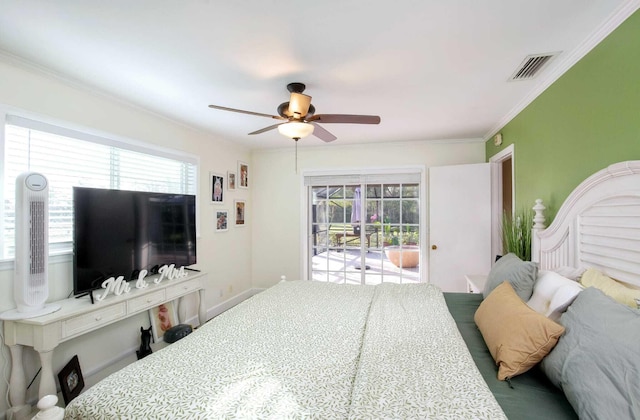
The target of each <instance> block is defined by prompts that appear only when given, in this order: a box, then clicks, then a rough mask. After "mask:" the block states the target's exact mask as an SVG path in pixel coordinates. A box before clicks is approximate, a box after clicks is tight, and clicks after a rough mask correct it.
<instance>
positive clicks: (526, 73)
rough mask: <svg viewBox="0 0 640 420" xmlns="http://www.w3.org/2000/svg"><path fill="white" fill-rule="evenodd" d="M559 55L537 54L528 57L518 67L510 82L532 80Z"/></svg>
mask: <svg viewBox="0 0 640 420" xmlns="http://www.w3.org/2000/svg"><path fill="white" fill-rule="evenodd" d="M556 55H558V53H550V54H536V55H529V56H527V57H526V58H525V59H524V61H523V62H522V63H521V64H520V65H519V66H518V69H517V70H516V71H515V72H513V74H512V75H511V77H510V78H509V80H510V81H516V80H531V79H533V78H534V77H536V76H537V75H538V73H540V71H541V70H542V68H543V67H544V66H545V65H546V64H547V63H549V61H551V59H552V58H553V57H555V56H556Z"/></svg>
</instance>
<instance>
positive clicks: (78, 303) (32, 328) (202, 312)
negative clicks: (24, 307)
mask: <svg viewBox="0 0 640 420" xmlns="http://www.w3.org/2000/svg"><path fill="white" fill-rule="evenodd" d="M155 277H156V276H149V277H147V278H146V279H147V281H150V282H149V287H146V288H144V289H131V292H130V293H124V294H121V295H119V296H118V295H109V296H107V297H106V298H105V299H104V300H101V301H96V303H95V304H92V303H90V302H89V301H87V300H84V299H82V300H79V299H75V298H69V299H64V300H60V301H57V302H52V303H56V304H58V305H60V306H61V309H60V310H59V311H57V312H54V313H52V314H48V315H43V316H39V317H36V318H29V319H19V320H6V321H4V343H5V344H6V345H7V346H8V347H9V350H10V351H11V376H10V378H9V400H10V402H11V406H12V407H13V408H11V409H10V411H12V414H16V413H22V412H23V411H22V409H23V408H25V407H28V406H27V405H26V392H27V378H26V375H25V371H24V366H23V364H22V353H23V349H24V347H25V346H27V347H32V348H33V349H34V350H36V351H37V352H38V355H39V356H40V364H41V366H42V372H41V375H42V377H41V379H40V387H39V390H38V398H39V399H41V398H42V397H44V396H45V395H55V394H56V393H57V392H56V381H55V375H54V373H53V365H52V360H53V351H54V350H55V348H56V347H57V346H58V345H59V344H60V343H63V342H65V341H68V340H71V339H73V338H76V337H79V336H81V335H83V334H86V333H89V332H91V331H95V330H98V329H100V328H102V327H104V326H106V325H109V324H113V323H114V322H117V321H121V320H123V319H125V318H128V317H130V316H133V315H135V314H138V313H141V312H145V311H147V310H149V309H151V308H154V307H156V306H158V305H160V304H162V303H166V302H169V301H172V300H174V299H179V298H182V297H183V296H186V295H188V294H191V293H194V292H198V293H199V297H200V304H199V306H198V318H199V321H200V325H203V324H204V323H205V322H206V321H207V319H206V309H205V299H204V298H205V287H206V279H207V274H206V273H192V272H189V273H188V274H187V276H185V277H183V278H180V279H175V280H167V279H165V280H163V281H162V282H161V283H160V284H155V283H153V279H154V278H155ZM179 313H180V311H178V314H179ZM178 321H179V322H183V321H184V320H183V319H178ZM25 411H30V410H25Z"/></svg>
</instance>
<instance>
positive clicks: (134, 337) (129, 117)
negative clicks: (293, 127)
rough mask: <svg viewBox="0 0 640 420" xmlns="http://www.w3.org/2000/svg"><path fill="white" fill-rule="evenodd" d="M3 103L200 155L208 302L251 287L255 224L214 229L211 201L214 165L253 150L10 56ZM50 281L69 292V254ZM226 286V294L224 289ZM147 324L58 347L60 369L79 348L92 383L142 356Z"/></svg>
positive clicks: (202, 260) (30, 367)
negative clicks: (114, 364) (113, 365)
mask: <svg viewBox="0 0 640 420" xmlns="http://www.w3.org/2000/svg"><path fill="white" fill-rule="evenodd" d="M0 108H3V109H4V110H8V111H9V112H13V113H16V112H17V113H18V114H21V115H25V116H31V117H35V118H38V117H42V118H45V119H48V120H49V121H51V122H54V121H59V122H62V123H69V124H72V125H74V126H77V127H86V128H89V129H91V130H96V131H98V132H102V133H108V134H111V135H115V136H118V137H120V138H128V139H134V140H137V141H143V142H147V143H151V144H154V145H158V146H161V147H165V148H171V149H175V150H179V151H183V152H186V153H190V154H193V155H198V156H200V186H199V192H200V195H201V200H200V203H199V207H198V212H199V216H200V219H199V222H200V234H201V236H200V237H199V238H198V242H197V247H198V264H197V267H198V268H201V269H203V270H205V271H207V272H209V278H208V288H207V295H206V296H207V298H206V305H207V308H211V307H213V306H215V305H217V304H219V303H221V302H222V301H225V300H227V299H229V298H230V297H232V295H236V294H238V293H241V292H243V291H248V290H249V289H250V288H251V286H252V285H251V270H250V267H251V253H250V252H247V251H249V250H250V249H251V247H250V240H251V233H252V229H251V225H249V226H247V227H246V228H243V229H233V228H231V229H229V231H228V232H225V233H219V234H214V233H213V228H214V224H213V219H214V218H213V209H214V206H212V205H210V204H208V202H207V200H206V197H207V196H208V195H207V190H208V188H209V185H208V172H209V171H211V170H214V171H216V172H221V173H226V171H227V170H234V171H235V170H236V166H237V161H238V160H243V161H247V162H249V161H250V160H249V159H250V153H249V151H248V150H246V149H245V148H242V147H238V146H235V145H234V144H232V143H230V142H227V141H225V140H223V139H219V138H213V137H211V136H210V135H207V134H204V133H202V132H199V131H196V130H193V129H190V128H187V127H185V126H183V125H180V124H177V123H175V122H171V121H169V120H167V119H164V118H160V117H158V116H155V115H153V114H151V113H147V112H144V111H142V110H140V109H136V108H134V107H131V106H128V105H126V104H124V103H122V102H119V101H116V100H113V99H111V98H108V97H106V96H103V95H100V94H96V93H92V92H90V91H88V90H85V89H81V88H78V87H75V86H73V85H71V84H69V83H66V82H62V81H61V80H59V79H56V78H54V77H52V76H48V75H45V74H44V73H41V72H38V71H34V70H31V69H29V68H27V67H24V66H22V65H20V64H16V63H10V62H8V61H7V62H3V61H2V60H0ZM1 110H2V109H0V111H1ZM0 172H1V171H0ZM0 187H1V186H0ZM250 192H251V191H250V190H236V191H233V192H229V193H227V196H226V197H225V200H228V201H227V202H226V205H225V207H224V208H228V209H229V210H230V211H231V210H232V204H233V199H234V198H242V199H246V200H247V205H248V207H249V209H250V208H251V197H250ZM217 208H220V207H217ZM6 265H7V264H4V265H0V266H2V267H5V266H6ZM229 286H231V291H230V287H229ZM50 289H51V293H50V299H49V300H58V299H63V298H66V297H67V295H68V294H69V293H70V292H71V290H72V268H71V263H70V259H69V258H67V259H66V261H63V262H57V263H56V262H52V264H51V267H50ZM220 292H222V293H223V296H220ZM12 296H13V270H12V269H2V270H0V312H1V311H4V310H7V309H11V308H13V307H15V305H14V304H13V299H12ZM189 303H190V304H191V306H195V305H194V304H195V303H196V299H195V297H194V298H192V299H189ZM195 314H196V311H195V309H193V308H192V309H190V310H189V313H188V315H193V316H195ZM141 326H145V327H148V326H149V318H148V316H147V315H146V314H141V315H139V316H136V317H133V318H131V319H128V320H126V321H123V322H119V323H117V324H113V325H111V326H108V327H105V328H104V329H102V330H100V331H98V332H94V333H91V334H87V335H86V336H84V337H81V338H78V339H75V340H72V341H69V342H67V343H64V344H63V345H61V346H60V347H59V348H58V349H57V350H56V352H55V355H54V371H55V372H57V371H59V370H60V369H61V368H62V367H63V366H64V365H65V364H66V363H67V362H68V361H69V359H71V357H72V356H73V355H74V354H77V355H78V357H79V359H80V363H81V367H82V369H83V371H84V372H85V379H86V380H87V382H88V384H92V383H93V382H95V380H97V379H98V378H100V377H102V376H104V374H105V373H104V372H102V373H98V374H96V375H95V377H87V374H90V373H91V372H94V371H96V370H100V369H101V367H102V366H103V365H104V364H105V363H107V364H108V363H109V362H110V361H111V359H112V358H113V357H120V356H123V355H125V356H126V355H129V357H128V358H126V359H125V360H124V361H123V362H121V363H120V364H119V366H120V365H122V364H123V363H124V364H126V363H129V362H130V361H132V360H135V355H134V354H133V353H132V351H133V350H134V349H135V348H136V347H137V346H139V343H140V340H139V329H140V327H141ZM2 354H3V356H4V357H5V358H7V359H9V360H10V356H9V354H8V350H7V348H6V347H5V346H3V347H2ZM38 368H39V361H38V359H37V355H36V354H35V353H33V352H32V351H29V352H28V354H26V355H25V369H26V371H27V376H28V380H31V378H32V377H33V375H34V374H35V373H36V371H37V369H38ZM0 372H1V373H2V375H3V376H4V377H5V378H8V375H9V372H8V369H5V367H4V364H3V363H1V361H0ZM38 384H39V379H38V380H36V382H35V383H34V385H33V386H32V387H31V389H30V391H29V393H28V398H31V399H35V398H37V389H38ZM5 392H6V385H5V382H4V381H0V394H1V395H2V396H3V397H4V394H5ZM6 408H7V407H6V402H5V398H0V413H3V412H4V411H5V410H6Z"/></svg>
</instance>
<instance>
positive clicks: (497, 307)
mask: <svg viewBox="0 0 640 420" xmlns="http://www.w3.org/2000/svg"><path fill="white" fill-rule="evenodd" d="M473 319H474V320H475V322H476V325H478V328H479V329H480V332H481V333H482V337H483V338H484V341H485V343H486V344H487V347H488V348H489V352H491V356H493V360H495V361H496V364H497V365H498V379H499V380H501V381H502V380H505V379H507V378H512V377H514V376H516V375H519V374H521V373H524V372H526V371H527V370H529V369H531V368H532V367H533V366H534V365H535V364H536V363H538V362H539V361H540V360H542V358H543V357H544V356H546V355H547V354H548V353H549V351H551V349H552V348H553V346H555V345H556V343H557V342H558V338H559V337H560V336H561V335H562V333H563V332H564V328H563V327H562V326H561V325H559V324H557V323H555V322H553V321H552V320H550V319H549V318H547V317H545V316H544V315H541V314H539V313H537V312H536V311H534V310H533V309H531V308H529V307H528V306H527V305H526V304H525V303H524V302H523V301H522V299H520V297H519V296H518V295H517V294H516V293H515V291H514V290H513V287H512V286H511V284H510V283H509V282H504V283H502V284H501V285H499V286H498V287H496V288H495V289H494V290H493V292H491V294H490V295H489V296H487V298H486V299H485V300H483V301H482V303H481V304H480V306H479V307H478V310H477V311H476V314H475V316H474V318H473Z"/></svg>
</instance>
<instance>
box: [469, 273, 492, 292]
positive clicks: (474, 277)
mask: <svg viewBox="0 0 640 420" xmlns="http://www.w3.org/2000/svg"><path fill="white" fill-rule="evenodd" d="M464 278H465V279H466V280H467V291H468V292H469V293H482V291H483V290H484V284H485V283H486V282H487V275H486V274H465V276H464Z"/></svg>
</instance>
